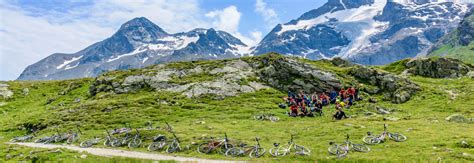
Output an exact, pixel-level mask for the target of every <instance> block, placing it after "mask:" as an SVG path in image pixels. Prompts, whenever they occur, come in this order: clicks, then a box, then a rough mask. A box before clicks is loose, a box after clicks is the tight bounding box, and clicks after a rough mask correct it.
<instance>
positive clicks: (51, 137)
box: [34, 134, 57, 144]
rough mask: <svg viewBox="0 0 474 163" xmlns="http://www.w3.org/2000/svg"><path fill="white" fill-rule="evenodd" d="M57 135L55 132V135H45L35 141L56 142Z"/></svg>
mask: <svg viewBox="0 0 474 163" xmlns="http://www.w3.org/2000/svg"><path fill="white" fill-rule="evenodd" d="M56 136H57V135H56V134H54V135H52V136H45V137H42V138H39V139H36V140H35V141H34V142H35V143H44V144H48V143H51V142H54V139H55V137H56Z"/></svg>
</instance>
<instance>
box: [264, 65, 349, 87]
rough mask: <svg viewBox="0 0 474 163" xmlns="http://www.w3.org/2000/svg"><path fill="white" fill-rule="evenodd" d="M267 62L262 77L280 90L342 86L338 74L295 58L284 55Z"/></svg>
mask: <svg viewBox="0 0 474 163" xmlns="http://www.w3.org/2000/svg"><path fill="white" fill-rule="evenodd" d="M264 60H265V59H264ZM265 62H266V65H265V67H264V68H263V69H262V70H261V71H260V72H259V77H260V79H262V80H263V81H265V82H267V83H268V85H270V86H272V87H274V88H277V89H280V90H284V91H300V90H303V91H306V92H323V91H329V90H332V89H339V88H340V87H341V82H340V81H341V80H340V79H338V77H337V75H336V74H334V73H332V72H329V71H323V70H321V69H318V68H316V67H314V66H312V65H310V64H307V63H304V62H301V61H298V60H297V59H295V58H288V57H284V58H279V59H275V60H268V61H265Z"/></svg>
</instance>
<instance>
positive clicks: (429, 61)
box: [405, 58, 470, 78]
mask: <svg viewBox="0 0 474 163" xmlns="http://www.w3.org/2000/svg"><path fill="white" fill-rule="evenodd" d="M405 66H406V67H407V68H408V70H407V72H408V73H410V74H414V75H419V76H424V77H432V78H458V77H462V76H466V75H467V74H468V73H469V71H470V67H469V66H468V65H466V64H464V63H463V62H461V61H459V60H457V59H451V58H419V59H415V60H411V61H409V62H407V63H406V65H405Z"/></svg>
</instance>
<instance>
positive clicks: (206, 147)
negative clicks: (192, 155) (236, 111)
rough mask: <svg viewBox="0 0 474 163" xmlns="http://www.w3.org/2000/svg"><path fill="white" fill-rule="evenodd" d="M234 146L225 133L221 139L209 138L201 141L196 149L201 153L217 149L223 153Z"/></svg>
mask: <svg viewBox="0 0 474 163" xmlns="http://www.w3.org/2000/svg"><path fill="white" fill-rule="evenodd" d="M232 147H234V146H233V145H232V144H230V142H229V138H227V133H225V134H224V139H222V140H214V139H213V140H210V141H209V142H206V143H202V144H200V145H199V146H198V148H197V151H198V152H199V153H202V154H209V153H211V152H212V151H216V150H217V151H218V152H219V153H220V154H223V155H225V152H227V150H229V149H231V148H232Z"/></svg>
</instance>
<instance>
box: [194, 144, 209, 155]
mask: <svg viewBox="0 0 474 163" xmlns="http://www.w3.org/2000/svg"><path fill="white" fill-rule="evenodd" d="M197 151H198V153H201V154H209V153H211V151H212V149H211V147H209V143H202V144H201V145H199V146H198V148H197Z"/></svg>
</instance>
